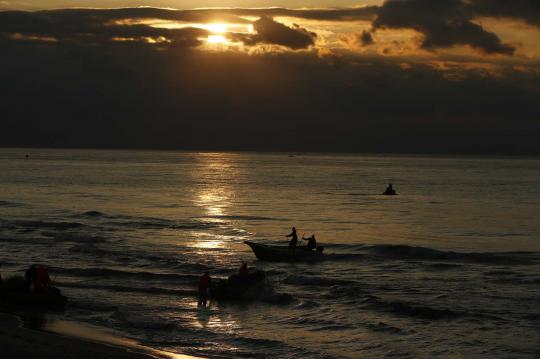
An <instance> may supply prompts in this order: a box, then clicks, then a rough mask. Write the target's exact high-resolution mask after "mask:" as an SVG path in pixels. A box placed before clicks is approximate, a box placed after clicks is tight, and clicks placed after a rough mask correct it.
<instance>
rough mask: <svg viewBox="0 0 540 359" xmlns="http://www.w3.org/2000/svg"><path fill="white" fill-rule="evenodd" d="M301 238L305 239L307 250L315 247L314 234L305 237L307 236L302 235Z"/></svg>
mask: <svg viewBox="0 0 540 359" xmlns="http://www.w3.org/2000/svg"><path fill="white" fill-rule="evenodd" d="M302 240H304V241H307V248H308V249H309V250H313V249H315V248H317V241H316V240H315V235H314V234H312V235H311V237H307V238H304V237H302Z"/></svg>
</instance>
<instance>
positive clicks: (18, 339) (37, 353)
mask: <svg viewBox="0 0 540 359" xmlns="http://www.w3.org/2000/svg"><path fill="white" fill-rule="evenodd" d="M0 349H1V350H0V352H1V353H2V358H19V359H33V358H36V359H37V358H39V359H49V358H50V359H62V358H65V359H71V358H73V359H85V358H89V359H90V358H92V359H101V358H103V359H152V358H162V359H166V358H170V359H188V358H192V359H193V358H194V357H192V356H188V355H182V354H173V353H167V352H162V351H159V350H155V349H151V348H147V347H144V346H142V345H139V344H137V343H135V342H133V341H130V340H128V339H124V338H121V337H117V336H114V335H111V334H110V333H107V332H106V331H101V330H99V329H97V328H94V327H89V326H85V325H82V324H78V323H75V322H68V321H57V322H55V323H53V324H52V325H51V326H50V327H48V328H47V331H42V330H33V329H28V328H25V327H22V322H21V320H20V319H19V318H18V317H16V316H14V315H10V314H4V313H0Z"/></svg>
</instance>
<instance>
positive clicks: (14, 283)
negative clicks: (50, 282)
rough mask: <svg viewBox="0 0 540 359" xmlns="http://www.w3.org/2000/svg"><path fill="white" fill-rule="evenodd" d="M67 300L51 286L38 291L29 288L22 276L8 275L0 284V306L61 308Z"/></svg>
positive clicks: (44, 308) (43, 308) (58, 290)
mask: <svg viewBox="0 0 540 359" xmlns="http://www.w3.org/2000/svg"><path fill="white" fill-rule="evenodd" d="M67 302H68V298H67V297H66V296H65V295H62V293H61V292H60V289H58V288H56V287H53V286H48V287H46V288H43V289H42V290H41V291H39V292H35V291H33V290H30V288H29V287H28V285H27V284H26V280H25V279H24V278H23V277H22V276H14V277H10V278H8V279H6V280H5V281H3V282H2V285H1V286H0V308H2V307H4V308H6V307H9V308H23V307H24V308H31V309H41V310H63V309H64V308H65V307H66V304H67Z"/></svg>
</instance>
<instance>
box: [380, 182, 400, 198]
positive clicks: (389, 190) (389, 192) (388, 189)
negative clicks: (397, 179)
mask: <svg viewBox="0 0 540 359" xmlns="http://www.w3.org/2000/svg"><path fill="white" fill-rule="evenodd" d="M383 194H384V195H385V196H395V195H396V194H397V193H396V190H395V189H394V188H393V186H392V184H391V183H390V184H388V187H386V190H385V191H384V192H383Z"/></svg>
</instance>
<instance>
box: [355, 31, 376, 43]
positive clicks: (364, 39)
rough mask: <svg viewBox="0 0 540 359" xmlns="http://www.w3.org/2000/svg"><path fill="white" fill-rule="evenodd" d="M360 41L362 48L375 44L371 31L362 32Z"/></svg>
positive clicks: (359, 37)
mask: <svg viewBox="0 0 540 359" xmlns="http://www.w3.org/2000/svg"><path fill="white" fill-rule="evenodd" d="M358 41H359V42H360V44H361V45H362V46H369V45H372V44H373V43H374V41H373V36H372V35H371V33H370V32H369V31H365V30H364V31H362V33H361V34H359V35H358Z"/></svg>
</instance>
